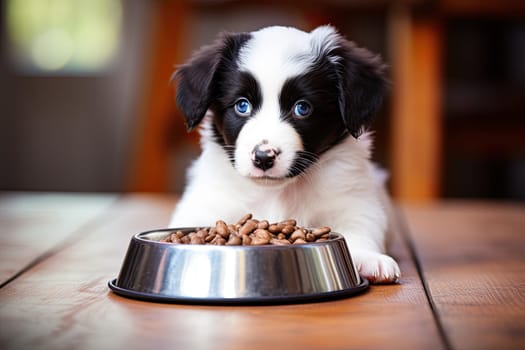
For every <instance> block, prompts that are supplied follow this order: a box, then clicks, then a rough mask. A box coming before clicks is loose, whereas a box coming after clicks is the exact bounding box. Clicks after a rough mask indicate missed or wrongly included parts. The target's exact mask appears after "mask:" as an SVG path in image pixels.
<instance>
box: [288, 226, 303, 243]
mask: <svg viewBox="0 0 525 350" xmlns="http://www.w3.org/2000/svg"><path fill="white" fill-rule="evenodd" d="M290 239H291V240H292V241H295V240H297V239H302V240H305V239H306V235H305V234H304V232H303V230H301V229H297V230H295V231H294V232H293V233H292V235H291V236H290Z"/></svg>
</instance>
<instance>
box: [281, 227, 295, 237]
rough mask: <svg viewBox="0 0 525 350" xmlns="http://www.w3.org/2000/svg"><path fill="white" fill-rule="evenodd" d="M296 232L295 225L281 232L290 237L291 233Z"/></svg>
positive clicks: (284, 228)
mask: <svg viewBox="0 0 525 350" xmlns="http://www.w3.org/2000/svg"><path fill="white" fill-rule="evenodd" d="M294 231H295V225H286V226H284V227H283V229H282V230H281V233H284V234H285V235H289V234H290V233H292V232H294Z"/></svg>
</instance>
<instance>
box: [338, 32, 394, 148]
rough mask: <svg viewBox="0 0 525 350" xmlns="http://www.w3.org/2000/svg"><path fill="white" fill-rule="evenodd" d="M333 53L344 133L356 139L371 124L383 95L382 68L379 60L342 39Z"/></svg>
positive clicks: (377, 57)
mask: <svg viewBox="0 0 525 350" xmlns="http://www.w3.org/2000/svg"><path fill="white" fill-rule="evenodd" d="M334 51H335V52H337V55H338V56H339V57H338V58H337V61H338V63H339V64H338V70H339V79H340V80H341V81H340V85H339V89H340V95H339V108H340V110H341V114H342V116H343V119H344V122H345V124H346V127H347V129H348V131H349V132H350V134H351V135H352V136H354V137H355V138H358V137H359V135H361V133H362V132H363V131H364V129H366V127H367V126H368V125H369V124H370V123H371V121H372V117H373V116H374V114H375V113H376V112H377V111H378V109H379V107H380V106H381V104H382V102H383V98H384V96H385V94H386V92H387V89H388V85H389V83H388V81H387V80H386V78H385V77H384V75H383V71H384V69H385V66H384V65H383V63H382V61H381V58H380V57H379V56H377V55H374V54H372V53H371V52H370V51H368V50H366V49H364V48H360V47H357V46H356V45H355V44H354V43H353V42H350V41H347V40H345V39H343V38H340V41H339V47H338V49H336V50H334ZM335 52H334V53H335Z"/></svg>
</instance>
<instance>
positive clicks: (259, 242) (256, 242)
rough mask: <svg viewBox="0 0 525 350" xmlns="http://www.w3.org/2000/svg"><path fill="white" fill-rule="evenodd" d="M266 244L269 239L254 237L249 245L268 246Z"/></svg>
mask: <svg viewBox="0 0 525 350" xmlns="http://www.w3.org/2000/svg"><path fill="white" fill-rule="evenodd" d="M268 242H270V240H269V239H264V238H260V237H257V236H255V237H254V238H252V243H251V245H265V244H268Z"/></svg>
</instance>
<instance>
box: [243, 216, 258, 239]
mask: <svg viewBox="0 0 525 350" xmlns="http://www.w3.org/2000/svg"><path fill="white" fill-rule="evenodd" d="M256 228H257V222H256V221H254V220H248V221H246V223H245V224H244V225H242V227H241V228H240V229H239V234H240V235H241V236H242V235H249V234H250V233H252V232H253V231H254V230H255V229H256Z"/></svg>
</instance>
